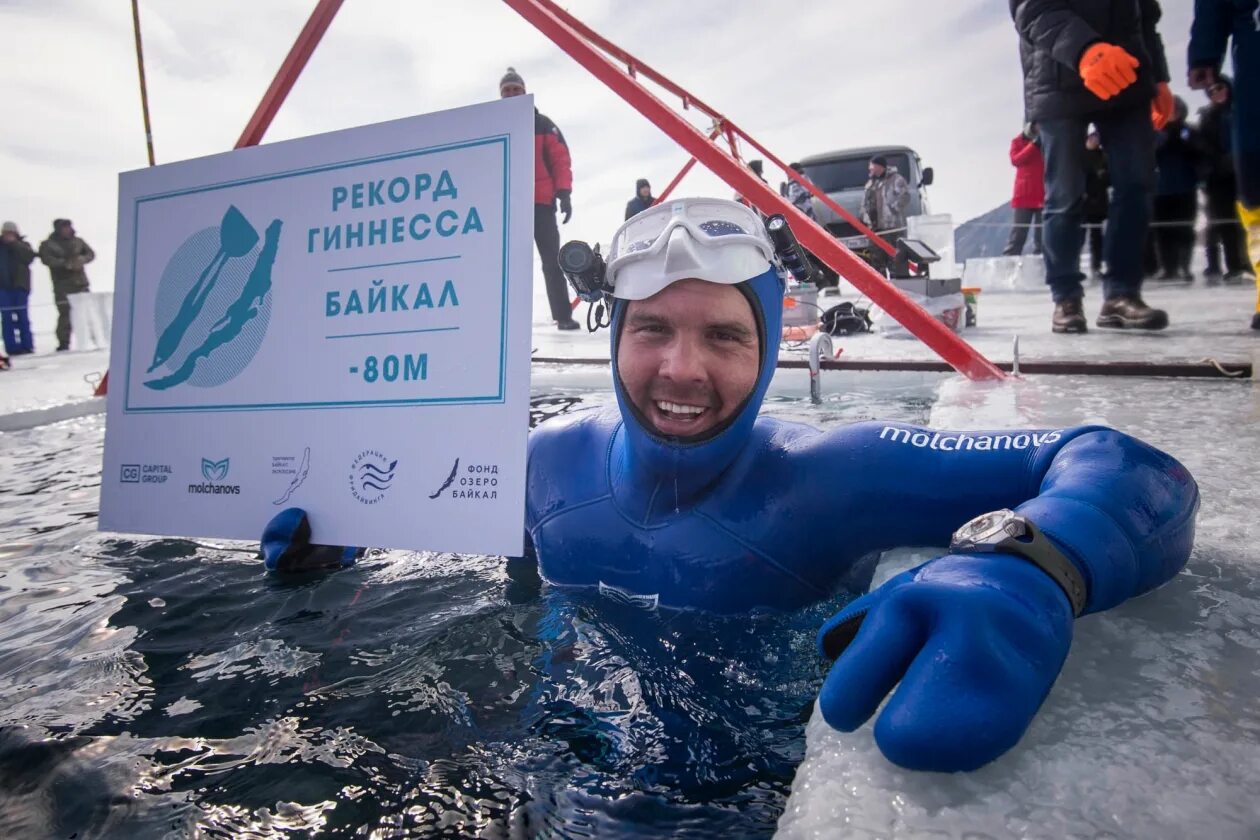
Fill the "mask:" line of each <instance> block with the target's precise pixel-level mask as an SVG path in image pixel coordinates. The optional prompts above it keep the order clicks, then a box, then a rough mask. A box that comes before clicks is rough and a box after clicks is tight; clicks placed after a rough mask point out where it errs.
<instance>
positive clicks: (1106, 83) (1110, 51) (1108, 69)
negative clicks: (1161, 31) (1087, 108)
mask: <svg viewBox="0 0 1260 840" xmlns="http://www.w3.org/2000/svg"><path fill="white" fill-rule="evenodd" d="M1138 64H1139V62H1138V60H1137V59H1136V58H1134V57H1133V56H1131V55H1129V54H1128V53H1127V52H1125V51H1124V50H1123V49H1121V48H1120V47H1117V46H1116V45H1115V44H1106V43H1103V42H1101V41H1099V42H1098V43H1096V44H1091V45H1090V46H1089V48H1088V49H1086V50H1085V54H1084V55H1082V56H1081V61H1080V64H1079V65H1077V70H1078V71H1079V72H1080V74H1081V81H1083V82H1084V83H1085V87H1086V88H1088V89H1089V92H1090V93H1092V94H1094V96H1097V97H1098V98H1099V99H1110V98H1111V97H1113V96H1115V95H1116V94H1117V93H1119V92H1120V91H1122V90H1124V89H1125V88H1127V87H1128V86H1129V85H1131V84H1133V83H1134V82H1136V81H1137V73H1136V72H1135V71H1136V70H1137V68H1138Z"/></svg>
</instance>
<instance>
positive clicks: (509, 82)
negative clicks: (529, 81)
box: [499, 67, 525, 99]
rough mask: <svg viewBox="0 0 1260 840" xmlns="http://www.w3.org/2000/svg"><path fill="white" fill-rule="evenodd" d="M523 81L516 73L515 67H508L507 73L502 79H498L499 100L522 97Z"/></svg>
mask: <svg viewBox="0 0 1260 840" xmlns="http://www.w3.org/2000/svg"><path fill="white" fill-rule="evenodd" d="M524 95H525V80H524V79H522V78H521V74H520V73H517V72H516V68H515V67H509V68H508V69H507V72H506V73H504V74H503V78H502V79H499V98H500V99H506V98H507V97H509V96H524Z"/></svg>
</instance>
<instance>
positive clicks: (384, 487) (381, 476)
mask: <svg viewBox="0 0 1260 840" xmlns="http://www.w3.org/2000/svg"><path fill="white" fill-rule="evenodd" d="M397 467H398V459H397V458H395V459H393V460H390V459H389V458H386V457H385V456H384V455H383V454H381V453H380V452H377V451H376V450H375V449H365V450H364V451H362V452H360V453H359V455H358V457H356V458H355V459H354V461H353V462H352V463H351V464H350V494H351V495H352V496H354V497H355V498H356V499H358V500H359V501H360V502H362V503H363V504H365V505H374V504H376V503H377V502H379V501H380V500H381V499H383V498H385V494H386V493H388V492H389V488H390V487H392V486H393V485H394V476H395V474H396V472H397Z"/></svg>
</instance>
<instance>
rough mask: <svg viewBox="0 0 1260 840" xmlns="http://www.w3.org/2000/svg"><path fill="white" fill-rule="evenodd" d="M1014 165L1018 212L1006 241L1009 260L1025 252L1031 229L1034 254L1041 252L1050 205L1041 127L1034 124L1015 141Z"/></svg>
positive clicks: (1013, 202) (1014, 197)
mask: <svg viewBox="0 0 1260 840" xmlns="http://www.w3.org/2000/svg"><path fill="white" fill-rule="evenodd" d="M1011 166H1013V167H1015V188H1014V191H1013V193H1012V195H1011V209H1013V210H1014V211H1015V214H1014V219H1013V221H1012V223H1011V236H1010V239H1008V240H1007V241H1006V250H1004V251H1003V252H1002V253H1003V255H1005V256H1008V257H1017V256H1019V255H1020V254H1022V253H1024V242H1025V241H1026V240H1027V239H1028V229H1029V228H1032V231H1033V254H1040V253H1041V209H1042V207H1044V206H1045V203H1046V184H1045V179H1046V162H1045V159H1044V158H1042V156H1041V139H1040V137H1039V136H1038V134H1037V124H1036V123H1035V122H1030V123H1027V124H1025V125H1024V130H1023V131H1022V132H1020V134H1019V135H1018V136H1016V137H1015V139H1014V140H1012V141H1011Z"/></svg>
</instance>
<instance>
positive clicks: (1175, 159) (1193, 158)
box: [1154, 96, 1201, 281]
mask: <svg viewBox="0 0 1260 840" xmlns="http://www.w3.org/2000/svg"><path fill="white" fill-rule="evenodd" d="M1188 115H1189V109H1188V108H1187V107H1186V103H1185V101H1184V100H1182V98H1181V97H1180V96H1178V97H1176V106H1175V109H1174V113H1173V118H1172V119H1171V120H1169V121H1168V125H1166V126H1164V127H1163V128H1162V129H1160V131H1159V133H1158V134H1157V135H1156V137H1155V172H1156V178H1155V202H1154V219H1155V229H1154V230H1155V250H1156V252H1157V253H1158V254H1159V265H1160V267H1161V268H1162V269H1163V271H1162V273H1161V274H1160V276H1159V279H1161V280H1186V281H1189V280H1192V279H1194V275H1193V274H1191V273H1190V254H1191V252H1192V251H1193V250H1194V220H1195V217H1196V216H1197V215H1198V213H1199V167H1200V145H1201V141H1200V140H1199V132H1198V131H1197V130H1196V129H1195V128H1194V127H1193V126H1191V125H1187V124H1186V117H1187V116H1188Z"/></svg>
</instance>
